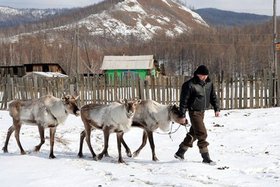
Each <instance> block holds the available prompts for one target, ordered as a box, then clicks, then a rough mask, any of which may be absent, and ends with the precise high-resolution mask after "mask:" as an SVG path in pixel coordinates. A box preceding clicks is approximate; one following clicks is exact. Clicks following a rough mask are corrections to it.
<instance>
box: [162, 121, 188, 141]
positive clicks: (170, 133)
mask: <svg viewBox="0 0 280 187" xmlns="http://www.w3.org/2000/svg"><path fill="white" fill-rule="evenodd" d="M173 124H174V122H172V124H171V128H170V131H169V132H168V133H160V132H156V133H157V134H160V135H167V134H168V136H169V138H170V139H171V140H172V141H173V139H172V136H171V135H172V134H174V133H176V132H177V131H178V130H179V128H180V127H181V126H182V125H179V126H178V128H177V129H176V130H175V131H172V128H173ZM184 126H185V129H186V133H188V127H189V126H190V124H189V123H188V124H186V125H184Z"/></svg>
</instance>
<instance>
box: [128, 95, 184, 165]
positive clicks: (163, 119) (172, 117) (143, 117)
mask: <svg viewBox="0 0 280 187" xmlns="http://www.w3.org/2000/svg"><path fill="white" fill-rule="evenodd" d="M180 118H181V113H180V111H179V107H178V106H177V105H175V104H169V105H163V104H160V103H158V102H156V101H153V100H144V101H142V102H141V103H140V104H139V105H138V106H137V108H136V112H135V115H134V117H133V122H132V127H140V128H142V129H143V130H144V131H143V137H142V144H141V145H140V147H139V148H138V149H137V150H136V151H135V152H134V153H133V157H136V156H138V154H139V153H140V151H141V150H142V149H143V147H144V146H145V145H146V143H147V138H148V139H149V143H150V147H151V150H152V160H153V161H158V158H157V156H156V153H155V144H154V138H153V132H154V131H155V130H156V129H158V128H159V129H161V130H162V131H168V130H169V129H170V123H171V122H177V123H179V119H180ZM181 125H185V124H181ZM122 144H123V145H124V147H125V149H126V152H127V153H130V149H129V147H128V146H127V144H126V143H125V141H124V140H122Z"/></svg>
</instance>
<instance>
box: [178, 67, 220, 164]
mask: <svg viewBox="0 0 280 187" xmlns="http://www.w3.org/2000/svg"><path fill="white" fill-rule="evenodd" d="M208 75H209V70H208V68H207V67H206V66H205V65H200V66H199V67H198V68H197V69H196V71H195V72H194V76H193V77H192V78H191V79H190V80H188V81H187V82H185V83H184V84H183V85H182V90H181V95H180V111H181V113H182V117H184V118H182V123H181V124H184V120H186V119H185V114H186V111H187V110H188V112H189V117H190V121H191V128H190V130H189V132H188V133H187V135H186V137H185V139H184V140H183V142H182V143H181V144H180V146H179V149H178V151H177V152H176V153H175V155H174V156H175V158H178V159H181V160H183V159H184V154H185V152H186V151H187V149H188V148H190V147H192V146H193V142H194V141H195V140H197V146H198V147H199V152H200V153H201V156H202V158H203V161H202V162H203V163H207V164H211V165H214V164H215V162H213V161H212V160H211V159H210V156H209V152H208V148H207V147H208V145H209V143H208V142H207V141H206V138H207V131H206V128H205V125H204V122H203V119H204V111H205V110H206V109H207V108H208V107H209V104H211V105H212V106H213V108H214V111H215V116H216V117H218V116H220V108H219V102H218V98H217V95H216V93H215V90H214V86H213V83H212V82H211V80H210V78H209V77H208Z"/></svg>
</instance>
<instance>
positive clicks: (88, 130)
mask: <svg viewBox="0 0 280 187" xmlns="http://www.w3.org/2000/svg"><path fill="white" fill-rule="evenodd" d="M85 134H86V142H87V145H88V148H89V150H90V152H91V155H92V158H93V160H97V158H96V154H95V152H94V151H93V149H92V146H91V141H90V134H91V127H90V126H89V125H88V126H87V127H86V128H85ZM80 149H81V147H80Z"/></svg>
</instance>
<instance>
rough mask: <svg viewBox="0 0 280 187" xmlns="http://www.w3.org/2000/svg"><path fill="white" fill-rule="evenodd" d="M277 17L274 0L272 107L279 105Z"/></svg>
mask: <svg viewBox="0 0 280 187" xmlns="http://www.w3.org/2000/svg"><path fill="white" fill-rule="evenodd" d="M277 45H278V39H277V16H276V0H273V70H274V83H273V87H274V88H273V96H274V98H273V105H274V106H277V105H278V104H279V80H278V62H277V57H278V55H277V50H278V49H277Z"/></svg>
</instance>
